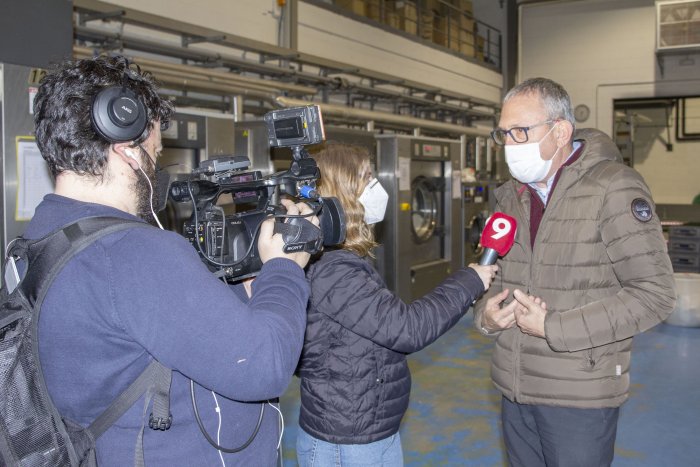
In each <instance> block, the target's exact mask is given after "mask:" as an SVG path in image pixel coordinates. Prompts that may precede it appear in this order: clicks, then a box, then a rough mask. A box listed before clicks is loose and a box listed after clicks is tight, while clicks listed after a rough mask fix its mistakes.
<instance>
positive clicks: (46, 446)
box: [0, 217, 172, 467]
mask: <svg viewBox="0 0 700 467" xmlns="http://www.w3.org/2000/svg"><path fill="white" fill-rule="evenodd" d="M139 227H151V226H149V225H148V224H145V223H143V222H137V221H130V220H125V219H119V218H114V217H91V218H85V219H82V220H80V221H78V222H75V223H73V224H70V225H68V226H66V227H63V228H61V229H59V230H57V231H55V232H53V233H51V234H49V235H47V236H45V237H44V238H41V239H39V240H28V239H25V238H22V237H19V238H17V239H15V240H14V241H13V242H12V244H11V245H10V246H9V248H8V254H7V258H8V262H7V264H6V274H5V277H6V278H8V277H9V278H10V280H9V281H8V280H6V281H5V286H4V287H3V288H2V290H0V465H3V466H5V465H7V466H12V467H14V466H29V467H39V466H41V467H44V466H46V467H48V466H51V467H54V466H81V467H88V466H96V465H97V461H96V455H95V440H96V439H97V438H98V437H99V436H100V435H102V433H104V432H105V431H106V430H107V428H109V427H110V426H111V425H112V424H113V423H114V422H116V421H117V420H118V419H119V418H120V417H121V416H122V415H123V414H124V412H126V410H127V409H128V408H129V407H131V406H132V405H133V404H134V403H135V402H136V401H137V400H138V399H139V398H140V397H141V396H142V395H143V394H144V393H146V402H145V403H146V406H148V405H149V404H150V401H151V399H152V398H153V408H152V410H153V412H152V413H151V416H150V419H149V426H150V427H151V428H152V429H155V430H167V429H168V428H170V424H171V422H172V418H171V417H170V407H169V402H170V400H169V392H170V381H171V371H170V370H169V369H168V368H165V367H164V366H162V365H161V364H159V363H158V362H157V361H155V360H153V361H152V362H151V363H150V364H149V366H148V367H147V368H146V369H145V370H144V372H143V373H141V375H139V377H138V378H137V379H136V380H135V381H134V382H133V383H132V384H131V385H130V386H129V387H128V388H127V389H126V390H125V391H124V392H123V393H121V394H120V395H119V396H118V397H117V399H116V400H115V401H114V402H113V403H112V404H111V405H110V406H109V407H108V408H107V409H106V410H105V411H104V412H103V413H102V414H101V415H100V416H99V417H97V419H95V421H94V422H93V423H92V424H91V425H90V426H89V427H87V428H83V427H82V426H80V425H79V424H77V423H75V422H72V421H70V420H68V419H65V418H62V417H61V415H60V414H59V413H58V411H57V410H56V407H55V406H54V405H53V402H52V400H51V397H50V396H49V393H48V391H47V389H46V383H45V382H44V375H43V373H42V370H41V365H40V364H39V351H38V340H37V338H36V336H37V328H38V322H39V314H40V312H41V304H42V302H43V300H44V297H45V296H46V292H47V291H48V289H49V287H50V286H51V283H52V282H53V280H54V278H55V277H56V275H57V274H58V273H59V271H60V270H61V269H62V268H63V266H64V265H65V264H66V263H67V262H68V261H69V260H70V259H71V258H72V257H73V256H74V255H75V254H76V253H78V252H80V251H81V250H83V249H84V248H85V247H87V246H89V245H90V244H91V243H92V242H93V241H95V240H96V239H98V238H99V237H102V236H104V235H107V234H110V233H113V232H116V231H118V230H123V229H127V228H139ZM15 259H21V260H22V263H23V265H25V266H26V268H25V269H26V273H25V274H24V277H23V278H22V279H21V280H19V276H18V275H15V274H14V273H13V272H14V271H16V269H15V264H14V260H15ZM13 276H14V278H15V279H16V280H13V279H12V277H13ZM17 280H19V281H18V282H17ZM8 282H9V283H8ZM8 289H9V290H8ZM144 410H145V408H144ZM144 413H145V411H144ZM134 464H135V465H143V426H142V427H141V432H140V434H139V436H138V438H137V441H136V447H135V452H134Z"/></svg>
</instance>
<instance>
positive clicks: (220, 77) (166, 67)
mask: <svg viewBox="0 0 700 467" xmlns="http://www.w3.org/2000/svg"><path fill="white" fill-rule="evenodd" d="M93 52H94V49H92V48H89V47H80V46H73V54H74V55H75V56H76V57H81V58H88V57H92V56H93V55H94V53H93ZM130 58H133V59H134V60H135V61H136V62H138V64H139V66H142V67H143V68H146V69H155V68H158V69H159V70H162V71H163V73H170V74H173V73H175V74H179V75H181V76H182V75H184V74H187V75H190V76H200V77H202V78H204V79H209V80H212V82H216V81H218V82H220V83H221V84H231V85H237V86H242V87H246V88H247V89H254V90H256V91H289V92H292V93H294V94H303V95H309V96H313V95H315V94H316V93H317V92H318V91H317V90H316V88H312V87H309V86H301V85H298V84H291V83H284V82H280V81H272V80H264V79H257V78H250V77H246V76H240V75H238V74H235V73H229V72H225V71H217V70H211V69H206V68H202V67H199V66H195V65H182V64H179V63H169V62H163V61H160V60H153V59H149V58H145V57H137V58H136V57H130Z"/></svg>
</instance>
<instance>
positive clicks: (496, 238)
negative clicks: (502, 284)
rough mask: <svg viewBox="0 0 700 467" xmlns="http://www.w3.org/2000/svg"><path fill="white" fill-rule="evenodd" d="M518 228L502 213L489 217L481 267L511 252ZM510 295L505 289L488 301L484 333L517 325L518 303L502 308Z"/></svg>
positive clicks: (483, 241)
mask: <svg viewBox="0 0 700 467" xmlns="http://www.w3.org/2000/svg"><path fill="white" fill-rule="evenodd" d="M517 227H518V224H517V221H516V220H515V218H513V217H511V216H509V215H507V214H503V213H502V212H495V213H493V215H491V217H489V219H488V220H487V221H486V225H485V226H484V231H483V232H482V233H481V246H482V247H483V248H484V253H483V255H482V256H481V260H480V261H479V264H480V265H481V267H483V266H485V265H491V264H495V263H496V260H497V259H498V256H503V255H505V254H506V253H508V251H510V249H511V247H512V246H513V243H514V242H515V233H516V231H517ZM508 294H509V290H508V289H504V290H503V291H501V292H500V293H498V294H496V295H494V296H493V297H491V298H489V299H488V300H487V301H486V308H485V310H484V313H483V316H482V322H481V328H482V330H483V331H484V332H486V333H490V332H496V331H501V330H503V329H507V328H510V327H513V326H514V325H515V308H516V306H517V305H518V302H517V301H516V300H513V301H512V302H511V303H509V304H508V305H506V306H504V307H501V303H502V302H503V301H504V300H505V299H506V298H508Z"/></svg>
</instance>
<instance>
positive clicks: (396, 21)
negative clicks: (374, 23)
mask: <svg viewBox="0 0 700 467" xmlns="http://www.w3.org/2000/svg"><path fill="white" fill-rule="evenodd" d="M384 24H386V25H387V26H391V27H392V28H394V29H402V28H401V18H400V17H399V14H398V13H396V12H395V11H386V12H385V13H384Z"/></svg>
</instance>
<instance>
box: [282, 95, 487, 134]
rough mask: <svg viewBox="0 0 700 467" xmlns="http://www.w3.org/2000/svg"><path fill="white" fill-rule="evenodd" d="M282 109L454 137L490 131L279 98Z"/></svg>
mask: <svg viewBox="0 0 700 467" xmlns="http://www.w3.org/2000/svg"><path fill="white" fill-rule="evenodd" d="M275 101H276V102H277V104H278V105H280V106H281V107H298V106H302V105H318V106H319V107H321V113H322V114H327V115H333V116H336V117H342V118H347V119H349V120H355V121H360V122H368V121H374V122H385V123H390V124H395V125H399V126H400V127H402V128H404V127H405V128H409V129H414V128H422V129H425V130H433V131H439V132H443V133H448V134H453V135H469V136H488V135H489V131H488V130H486V129H481V128H475V127H466V126H461V125H455V124H453V123H445V122H437V121H433V120H424V119H422V118H415V117H409V116H406V115H397V114H392V113H388V112H380V111H377V110H364V109H357V108H354V107H344V106H341V105H335V104H322V103H316V102H309V101H304V100H301V99H293V98H290V97H282V96H280V97H277V99H275Z"/></svg>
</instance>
